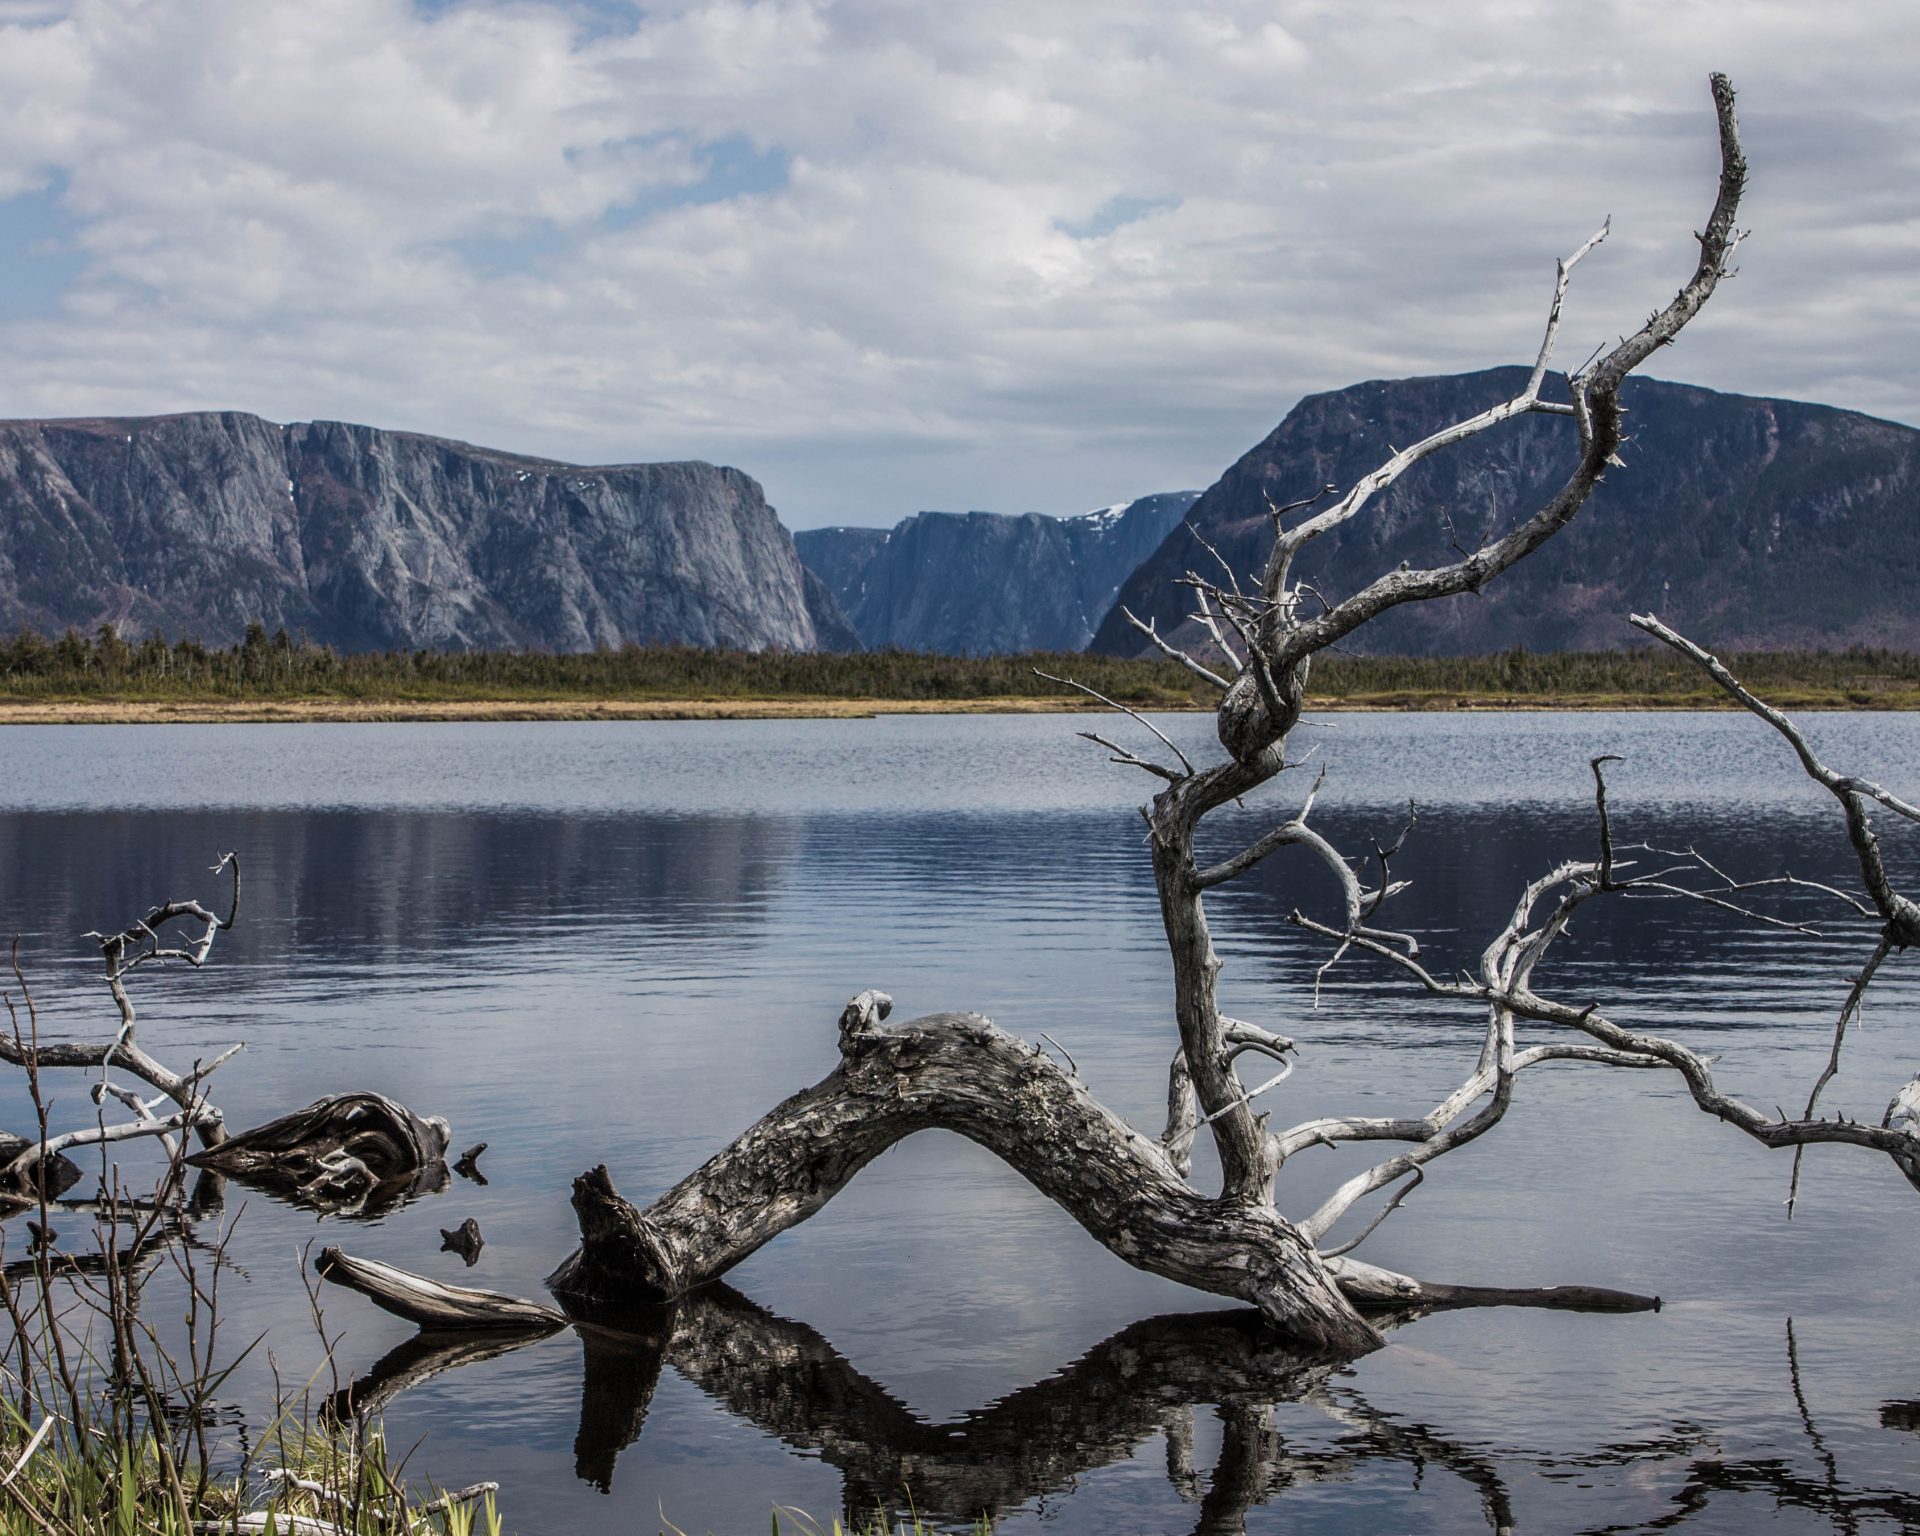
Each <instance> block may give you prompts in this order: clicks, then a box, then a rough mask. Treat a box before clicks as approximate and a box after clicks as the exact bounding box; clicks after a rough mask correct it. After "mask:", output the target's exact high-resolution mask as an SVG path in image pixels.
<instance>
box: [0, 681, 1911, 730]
mask: <svg viewBox="0 0 1920 1536" xmlns="http://www.w3.org/2000/svg"><path fill="white" fill-rule="evenodd" d="M1770 697H1771V699H1772V701H1773V702H1775V703H1776V704H1778V705H1779V706H1780V707H1781V708H1783V709H1789V710H1798V711H1802V712H1805V711H1809V710H1811V711H1823V710H1824V711H1837V710H1915V709H1920V690H1914V689H1900V690H1891V689H1890V690H1885V691H1883V692H1880V693H1878V694H1876V695H1874V696H1873V697H1871V698H1869V699H1865V700H1863V699H1859V698H1856V697H1850V696H1849V694H1848V693H1847V692H1846V691H1843V690H1839V689H1823V688H1797V689H1796V688H1786V689H1778V690H1774V691H1772V693H1771V695H1770ZM1134 703H1135V704H1136V705H1137V707H1140V708H1142V709H1146V710H1149V711H1164V712H1199V711H1202V710H1204V709H1206V708H1208V706H1207V705H1206V704H1204V703H1200V702H1196V701H1190V700H1186V699H1177V698H1176V699H1153V700H1135V701H1134ZM1737 707H1738V706H1736V705H1734V704H1732V703H1731V702H1730V701H1729V700H1728V699H1727V698H1726V696H1725V695H1724V694H1719V693H1705V692H1701V693H1677V692H1676V693H1661V694H1638V695H1636V694H1626V693H1565V694H1532V693H1530V694H1469V693H1456V692H1452V691H1434V692H1429V693H1416V692H1411V691H1407V690H1401V691H1397V692H1393V693H1380V694H1350V695H1345V696H1340V695H1334V696H1322V697H1318V698H1314V699H1313V700H1312V701H1311V702H1310V704H1309V706H1308V713H1310V714H1313V713H1334V714H1338V713H1376V714H1377V713H1449V712H1450V713H1461V712H1466V713H1502V714H1510V713H1515V712H1545V711H1582V712H1605V711H1634V712H1643V713H1659V712H1667V711H1687V710H1726V709H1734V708H1737ZM1102 709H1104V706H1102V705H1099V704H1095V703H1093V702H1092V701H1090V700H1076V699H1072V698H1065V699H1052V698H1031V697H989V698H953V699H897V698H738V697H728V698H593V697H568V696H562V697H558V698H534V697H511V696H508V697H488V696H475V697H471V698H444V697H443V698H408V697H404V696H395V697H391V698H377V697H375V698H369V697H352V698H348V697H340V696H326V695H318V696H309V697H305V698H251V699H249V698H211V697H202V698H192V697H187V698H176V699H164V698H163V699H155V698H114V697H111V696H107V697H102V696H93V697H77V698H75V697H70V698H46V697H24V698H23V697H20V696H18V695H14V696H8V695H6V694H4V693H0V726H6V725H263V724H350V723H365V724H371V723H390V724H398V723H408V722H411V723H423V722H436V721H440V722H448V723H452V722H458V721H465V722H476V721H480V722H484V721H542V720H865V719H872V718H875V717H877V716H880V715H927V714H942V715H962V714H964V715H978V714H995V715H1004V714H1077V713H1084V712H1087V711H1100V710H1102Z"/></svg>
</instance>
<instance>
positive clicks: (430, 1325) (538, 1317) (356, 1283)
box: [314, 1248, 567, 1330]
mask: <svg viewBox="0 0 1920 1536" xmlns="http://www.w3.org/2000/svg"><path fill="white" fill-rule="evenodd" d="M314 1268H315V1269H317V1270H318V1271H319V1273H320V1277H321V1278H322V1279H323V1280H331V1281H333V1282H334V1284H336V1285H344V1286H345V1287H346V1288H347V1289H348V1290H350V1291H358V1292H359V1293H360V1294H361V1295H362V1296H365V1297H366V1298H367V1299H368V1300H370V1301H371V1302H372V1303H373V1304H374V1305H375V1306H376V1307H380V1308H382V1309H384V1310H385V1311H388V1312H391V1313H393V1314H394V1316H396V1317H404V1318H406V1319H407V1321H408V1322H411V1323H418V1324H419V1325H420V1326H421V1327H422V1328H426V1329H450V1328H451V1329H474V1328H500V1329H508V1330H525V1329H528V1328H540V1327H546V1328H549V1329H552V1328H561V1327H564V1326H565V1325H566V1321H567V1319H566V1316H565V1314H564V1313H560V1312H556V1311H555V1310H554V1309H553V1308H552V1307H543V1306H542V1305H541V1304H540V1303H539V1302H537V1301H522V1300H520V1299H519V1298H518V1297H516V1296H502V1295H501V1294H500V1293H499V1292H498V1291H480V1290H474V1289H473V1288H471V1287H469V1286H464V1285H447V1284H445V1283H444V1282H442V1281H438V1280H428V1279H425V1278H423V1277H422V1276H420V1275H414V1274H409V1273H408V1272H407V1271H406V1270H404V1269H396V1268H395V1267H394V1266H393V1265H391V1264H382V1263H380V1262H379V1261H377V1260H375V1259H356V1258H354V1257H352V1256H351V1255H349V1254H344V1253H342V1252H341V1251H340V1250H339V1249H338V1248H323V1249H321V1250H320V1257H319V1258H318V1259H316V1260H315V1261H314Z"/></svg>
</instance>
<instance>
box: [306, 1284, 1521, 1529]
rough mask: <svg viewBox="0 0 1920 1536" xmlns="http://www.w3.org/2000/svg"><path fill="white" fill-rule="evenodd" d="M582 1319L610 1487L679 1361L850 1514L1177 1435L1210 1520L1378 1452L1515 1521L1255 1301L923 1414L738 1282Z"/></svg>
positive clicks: (407, 1374) (1041, 1480)
mask: <svg viewBox="0 0 1920 1536" xmlns="http://www.w3.org/2000/svg"><path fill="white" fill-rule="evenodd" d="M577 1327H578V1330H579V1333H580V1338H581V1343H582V1347H583V1350H584V1354H585V1371H584V1376H583V1381H582V1389H581V1403H580V1429H579V1434H578V1437H577V1439H576V1440H575V1445H574V1452H575V1470H576V1471H577V1472H578V1474H579V1476H580V1477H581V1478H583V1479H584V1480H586V1481H587V1482H590V1483H592V1484H594V1485H595V1486H596V1487H598V1488H600V1489H602V1490H603V1491H604V1490H608V1489H610V1488H611V1487H612V1483H613V1472H614V1465H615V1462H616V1461H617V1459H618V1457H619V1455H620V1453H621V1451H623V1450H625V1449H626V1447H627V1446H629V1445H631V1444H632V1443H633V1442H634V1441H635V1440H637V1439H638V1438H639V1435H640V1432H641V1429H642V1427H643V1426H644V1424H645V1421H646V1415H647V1410H648V1408H649V1406H650V1405H651V1403H652V1400H653V1395H654V1391H655V1389H656V1387H657V1385H658V1382H659V1375H660V1368H661V1366H662V1365H663V1364H666V1365H671V1366H672V1367H673V1369H674V1370H675V1371H677V1372H678V1373H679V1374H680V1375H681V1376H683V1377H684V1378H686V1380H688V1381H689V1382H691V1383H692V1384H693V1385H695V1386H697V1387H699V1388H700V1389H701V1390H702V1391H703V1392H705V1393H707V1394H708V1395H709V1396H711V1397H712V1398H714V1399H715V1400H716V1401H718V1402H720V1403H722V1404H724V1405H725V1406H726V1407H727V1408H728V1409H729V1410H730V1411H731V1412H733V1413H735V1414H737V1415H738V1416H739V1417H741V1418H743V1419H745V1420H747V1421H748V1422H750V1423H752V1424H753V1425H755V1426H756V1427H757V1428H759V1429H761V1430H763V1431H765V1432H766V1433H768V1434H770V1435H773V1436H775V1437H777V1438H778V1439H780V1440H781V1441H783V1442H784V1443H785V1444H787V1445H789V1446H791V1447H793V1448H794V1449H796V1450H803V1451H807V1452H810V1453H812V1454H815V1455H817V1456H818V1457H819V1458H820V1459H821V1460H823V1461H825V1462H826V1463H827V1464H828V1465H829V1466H832V1467H835V1468H837V1469H838V1470H839V1471H840V1473H841V1475H842V1478H843V1479H844V1483H843V1500H842V1501H843V1505H844V1508H845V1511H846V1512H847V1513H848V1514H850V1515H853V1516H856V1517H859V1518H862V1519H865V1518H870V1517H871V1516H872V1515H873V1513H874V1512H875V1511H876V1510H880V1509H884V1510H887V1511H889V1512H890V1513H897V1512H898V1509H899V1506H900V1505H901V1504H902V1501H903V1500H904V1499H906V1498H907V1497H909V1496H910V1497H911V1499H912V1501H913V1504H914V1507H915V1508H916V1509H917V1510H919V1511H920V1512H921V1513H922V1514H925V1515H929V1516H932V1517H935V1518H939V1519H954V1520H961V1521H972V1520H975V1519H978V1518H979V1517H981V1516H983V1515H984V1516H986V1517H988V1518H989V1519H992V1518H996V1517H998V1516H1000V1515H1002V1514H1004V1513H1005V1512H1007V1511H1010V1510H1012V1509H1015V1508H1017V1507H1018V1506H1019V1505H1021V1504H1024V1503H1026V1502H1027V1501H1029V1500H1031V1499H1034V1498H1037V1497H1039V1496H1041V1495H1043V1494H1046V1493H1050V1492H1055V1491H1057V1490H1060V1489H1062V1488H1065V1487H1067V1486H1069V1485H1070V1484H1071V1483H1072V1481H1073V1480H1074V1479H1075V1478H1076V1477H1078V1476H1079V1475H1081V1474H1082V1473H1085V1472H1088V1471H1091V1470H1093V1469H1095V1468H1098V1467H1103V1466H1107V1465H1109V1464H1111V1463H1113V1462H1116V1461H1121V1460H1124V1459H1126V1458H1127V1457H1129V1456H1131V1455H1132V1454H1133V1452H1134V1451H1135V1449H1136V1448H1137V1447H1138V1446H1139V1445H1140V1444H1141V1442H1142V1441H1144V1440H1147V1439H1149V1438H1150V1437H1152V1436H1153V1435H1155V1434H1164V1435H1165V1436H1166V1439H1167V1445H1168V1461H1169V1468H1168V1470H1169V1476H1170V1477H1171V1479H1172V1481H1173V1484H1174V1486H1175V1488H1176V1489H1177V1490H1178V1491H1179V1492H1180V1493H1181V1495H1182V1497H1183V1498H1186V1499H1188V1500H1189V1501H1191V1502H1198V1503H1199V1504H1200V1511H1199V1521H1198V1529H1200V1530H1202V1531H1208V1532H1214V1531H1237V1530H1240V1529H1242V1528H1243V1524H1244V1520H1245V1516H1246V1511H1247V1510H1248V1509H1249V1508H1250V1507H1252V1506H1253V1505H1255V1504H1259V1503H1263V1502H1265V1501H1266V1500H1268V1499H1270V1498H1271V1497H1273V1495H1274V1494H1276V1493H1278V1492H1280V1491H1282V1490H1283V1489H1285V1488H1287V1487H1289V1486H1292V1485H1295V1484H1299V1483H1308V1482H1319V1481H1325V1480H1327V1479H1330V1478H1335V1477H1338V1476H1341V1475H1343V1474H1344V1473H1345V1472H1346V1470H1347V1469H1349V1468H1350V1467H1351V1465H1352V1464H1353V1463H1354V1462H1356V1461H1362V1460H1370V1459H1376V1458H1382V1457H1384V1458H1387V1459H1391V1460H1398V1461H1405V1462H1408V1463H1410V1464H1415V1465H1421V1466H1434V1465H1438V1466H1446V1467H1450V1468H1452V1469H1453V1470H1455V1471H1456V1472H1457V1473H1458V1474H1459V1475H1460V1476H1461V1477H1462V1478H1463V1479H1464V1480H1465V1481H1466V1482H1468V1483H1469V1484H1470V1485H1471V1486H1472V1487H1474V1488H1475V1489H1476V1491H1477V1492H1478V1493H1479V1495H1480V1500H1481V1503H1482V1505H1483V1507H1484V1508H1485V1510H1486V1513H1487V1519H1488V1523H1489V1525H1490V1526H1491V1527H1492V1528H1494V1529H1500V1528H1502V1527H1504V1526H1507V1525H1509V1524H1510V1523H1511V1515H1510V1512H1509V1506H1508V1500H1507V1496H1506V1492H1505V1489H1504V1487H1503V1486H1502V1484H1501V1483H1500V1479H1499V1477H1498V1475H1497V1473H1496V1472H1495V1471H1494V1469H1493V1467H1492V1465H1491V1463H1490V1462H1488V1461H1487V1460H1486V1459H1485V1458H1483V1457H1481V1456H1479V1455H1477V1454H1475V1453H1472V1452H1469V1451H1467V1450H1465V1449H1464V1448H1462V1447H1458V1446H1455V1445H1453V1444H1451V1443H1450V1442H1448V1441H1446V1440H1445V1439H1444V1438H1443V1437H1441V1436H1438V1435H1435V1434H1433V1433H1431V1432H1430V1431H1427V1430H1425V1429H1423V1428H1421V1427H1419V1426H1406V1425H1400V1424H1397V1423H1395V1422H1394V1421H1392V1420H1391V1419H1389V1418H1387V1417H1386V1416H1383V1415H1375V1414H1371V1413H1370V1412H1367V1411H1366V1410H1364V1409H1358V1408H1355V1407H1354V1406H1353V1405H1352V1404H1350V1403H1348V1402H1347V1401H1346V1397H1347V1394H1344V1393H1342V1394H1340V1397H1339V1399H1338V1400H1336V1398H1335V1396H1334V1395H1333V1394H1332V1393H1331V1391H1330V1389H1329V1382H1330V1379H1331V1377H1332V1375H1333V1373H1334V1372H1335V1371H1336V1370H1337V1369H1338V1368H1339V1367H1338V1366H1337V1364H1336V1363H1334V1362H1331V1361H1328V1360H1324V1359H1309V1358H1306V1357H1303V1356H1302V1355H1300V1354H1299V1353H1298V1351H1297V1350H1295V1349H1292V1348H1290V1347H1289V1346H1288V1345H1287V1344H1286V1343H1285V1342H1284V1340H1282V1338H1281V1337H1280V1335H1279V1334H1277V1333H1276V1332H1275V1331H1273V1330H1272V1329H1271V1328H1269V1327H1268V1326H1267V1325H1266V1324H1265V1323H1264V1322H1263V1321H1262V1320H1261V1318H1260V1316H1259V1314H1258V1313H1256V1312H1252V1311H1231V1312H1201V1313H1192V1314H1183V1315H1174V1316H1167V1317H1157V1318H1150V1319H1148V1320H1146V1321H1144V1322H1140V1323H1135V1324H1133V1325H1132V1326H1131V1327H1128V1328H1125V1329H1122V1330H1121V1331H1120V1332H1119V1333H1117V1334H1115V1335H1113V1336H1112V1337H1111V1338H1109V1339H1107V1340H1105V1341H1104V1342H1103V1343H1101V1344H1099V1345H1097V1346H1096V1347H1095V1348H1094V1349H1092V1350H1091V1351H1089V1352H1088V1353H1087V1354H1086V1355H1085V1356H1083V1357H1082V1358H1081V1359H1080V1360H1078V1361H1076V1362H1075V1363H1074V1364H1072V1365H1070V1366H1068V1367H1067V1368H1066V1369H1065V1370H1063V1371H1061V1372H1060V1373H1058V1374H1057V1375H1055V1376H1051V1377H1049V1378H1047V1379H1046V1380H1044V1381H1041V1382H1037V1383H1035V1384H1034V1385H1032V1386H1030V1387H1026V1388H1023V1389H1021V1390H1020V1391H1018V1392H1015V1393H1013V1394H1012V1395H1011V1396H1009V1397H1006V1398H1004V1399H1002V1400H1001V1401H999V1402H997V1403H995V1404H993V1405H991V1406H989V1407H985V1408H980V1409H976V1410H974V1411H973V1412H971V1413H968V1414H966V1415H964V1416H963V1417H961V1418H960V1419H958V1420H956V1421H954V1422H952V1423H950V1424H929V1423H927V1422H926V1421H924V1420H922V1419H920V1418H917V1417H916V1416H915V1415H914V1414H913V1413H912V1412H911V1411H910V1410H909V1409H908V1408H907V1407H906V1406H905V1404H903V1403H901V1402H900V1401H899V1399H897V1398H895V1397H894V1396H893V1395H892V1394H891V1393H889V1392H888V1391H887V1390H886V1389H885V1388H884V1387H882V1386H881V1385H879V1384H878V1383H877V1382H875V1381H873V1380H871V1379H870V1378H868V1377H866V1376H864V1375H862V1374H861V1373H860V1372H859V1371H858V1370H856V1369H855V1368H854V1367H853V1366H852V1365H851V1364H849V1363H848V1361H847V1360H846V1359H845V1358H844V1357H842V1356H841V1355H840V1353H839V1352H838V1351H837V1350H835V1349H834V1348H833V1346H832V1345H831V1344H830V1343H828V1341H827V1340H826V1339H825V1338H823V1337H822V1336H821V1335H820V1334H819V1333H818V1332H817V1331H815V1330H814V1329H812V1328H810V1327H808V1326H807V1325H806V1324H804V1323H796V1322H792V1321H790V1320H788V1319H786V1318H781V1317H776V1316H775V1315H774V1314H772V1313H771V1312H768V1311H767V1310H766V1309H765V1308H763V1307H760V1306H758V1305H757V1304H755V1303H754V1302H752V1301H750V1300H748V1299H747V1298H746V1297H744V1296H742V1295H741V1294H740V1293H739V1292H737V1291H735V1290H733V1289H731V1288H730V1287H728V1286H725V1285H719V1284H715V1285H709V1286H703V1287H701V1288H700V1289H699V1290H698V1291H696V1292H694V1293H693V1294H692V1295H691V1296H689V1297H688V1298H686V1299H685V1300H684V1301H682V1302H681V1303H680V1304H679V1305H678V1306H675V1307H660V1308H649V1309H646V1310H644V1311H633V1312H625V1313H621V1314H618V1315H611V1314H608V1313H606V1312H604V1311H603V1312H599V1313H596V1314H595V1315H594V1317H593V1318H592V1320H590V1321H589V1320H581V1321H579V1322H578V1324H577ZM547 1331H549V1330H534V1331H530V1332H514V1333H505V1332H502V1333H495V1334H491V1335H487V1336H480V1335H476V1334H473V1333H459V1334H435V1333H431V1332H428V1333H423V1334H420V1335H418V1336H417V1337H416V1338H414V1339H412V1340H410V1341H409V1342H408V1343H406V1344H403V1345H401V1346H400V1347H399V1348H398V1349H395V1350H393V1351H392V1352H390V1353H389V1354H388V1355H386V1356H385V1357H384V1358H383V1359H382V1360H381V1361H380V1362H379V1363H378V1364H377V1365H376V1366H375V1367H374V1368H373V1370H372V1371H370V1372H369V1373H368V1374H367V1375H366V1376H365V1377H363V1378H361V1379H360V1380H359V1381H357V1382H355V1383H354V1384H353V1386H352V1387H350V1388H348V1389H346V1390H345V1391H344V1392H342V1393H340V1394H337V1395H336V1397H335V1398H334V1399H333V1401H332V1402H331V1403H330V1405H329V1407H330V1409H331V1410H332V1411H333V1412H335V1413H338V1414H344V1413H360V1414H370V1413H374V1412H377V1411H379V1410H380V1409H382V1408H384V1407H385V1406H386V1405H387V1404H388V1403H390V1402H391V1401H392V1400H393V1399H394V1398H395V1397H396V1396H397V1395H398V1394H399V1393H401V1392H403V1391H405V1390H406V1389H407V1388H409V1387H411V1386H415V1385H418V1384H419V1383H420V1382H423V1381H425V1380H427V1379H428V1378H429V1377H431V1376H434V1375H437V1374H439V1373H440V1372H441V1371H444V1370H449V1369H452V1368H454V1367H456V1366H459V1365H465V1364H469V1363H472V1362H475V1361H478V1360H484V1359H490V1358H492V1357H494V1356H496V1355H498V1354H501V1353H503V1352H505V1351H506V1350H509V1349H515V1348H518V1347H520V1346H521V1345H522V1344H525V1343H528V1342H531V1341H532V1340H534V1339H536V1338H540V1337H544V1336H546V1332H547ZM1290 1401H1310V1402H1313V1403H1314V1404H1315V1405H1316V1406H1319V1407H1321V1408H1322V1409H1323V1410H1325V1411H1327V1412H1328V1413H1329V1414H1330V1415H1331V1416H1332V1417H1334V1418H1335V1419H1336V1420H1337V1421H1339V1422H1341V1423H1342V1425H1343V1427H1344V1428H1347V1429H1348V1430H1349V1431H1353V1430H1356V1429H1357V1430H1358V1431H1359V1432H1357V1433H1355V1432H1349V1433H1346V1434H1344V1435H1343V1436H1342V1437H1341V1440H1340V1443H1339V1444H1338V1445H1337V1446H1335V1447H1333V1448H1319V1449H1313V1450H1294V1449H1291V1448H1289V1447H1288V1446H1287V1444H1286V1442H1285V1441H1284V1440H1283V1439H1282V1438H1281V1437H1280V1436H1279V1435H1278V1434H1277V1433H1276V1432H1275V1431H1274V1429H1273V1427H1272V1425H1271V1422H1270V1419H1271V1410H1272V1406H1273V1405H1274V1404H1275V1403H1277V1402H1290ZM1198 1404H1216V1405H1218V1408H1219V1412H1220V1418H1221V1423H1222V1426H1223V1441H1222V1448H1221V1452H1220V1455H1219V1457H1218V1459H1217V1462H1216V1465H1215V1467H1214V1469H1213V1473H1212V1476H1211V1477H1210V1478H1205V1479H1203V1478H1202V1477H1201V1476H1200V1475H1199V1474H1198V1473H1197V1472H1196V1470H1195V1468H1194V1466H1193V1438H1194V1437H1193V1409H1194V1407H1195V1406H1196V1405H1198ZM1203 1488H1204V1492H1203V1491H1202V1490H1203Z"/></svg>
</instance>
